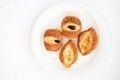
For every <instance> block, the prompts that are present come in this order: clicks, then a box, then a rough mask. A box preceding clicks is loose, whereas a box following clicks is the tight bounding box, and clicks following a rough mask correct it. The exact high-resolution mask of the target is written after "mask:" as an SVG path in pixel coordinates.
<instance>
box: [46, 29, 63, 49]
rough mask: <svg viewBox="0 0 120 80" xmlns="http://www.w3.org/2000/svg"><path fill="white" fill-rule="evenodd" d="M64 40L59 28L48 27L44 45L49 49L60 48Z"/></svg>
mask: <svg viewBox="0 0 120 80" xmlns="http://www.w3.org/2000/svg"><path fill="white" fill-rule="evenodd" d="M62 40H63V38H62V33H61V32H60V31H59V30H58V29H47V30H46V31H45V33H44V46H45V48H46V50H48V51H57V50H59V49H60V47H61V46H62Z"/></svg>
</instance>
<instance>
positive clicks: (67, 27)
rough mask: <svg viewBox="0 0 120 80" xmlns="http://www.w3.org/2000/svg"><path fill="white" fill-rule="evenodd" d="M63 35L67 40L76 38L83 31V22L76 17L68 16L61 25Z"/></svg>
mask: <svg viewBox="0 0 120 80" xmlns="http://www.w3.org/2000/svg"><path fill="white" fill-rule="evenodd" d="M61 28H62V33H63V35H64V36H65V37H67V38H76V37H78V35H79V34H80V31H81V29H82V26H81V21H80V20H79V18H78V17H76V16H66V17H65V18H64V19H63V21H62V23H61Z"/></svg>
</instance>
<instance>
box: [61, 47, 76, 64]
mask: <svg viewBox="0 0 120 80" xmlns="http://www.w3.org/2000/svg"><path fill="white" fill-rule="evenodd" d="M63 54H64V62H65V63H66V66H69V65H70V64H71V63H72V62H73V57H74V54H73V50H72V49H71V47H70V46H68V47H67V48H66V49H65V51H64V52H63Z"/></svg>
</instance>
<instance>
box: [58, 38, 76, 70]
mask: <svg viewBox="0 0 120 80" xmlns="http://www.w3.org/2000/svg"><path fill="white" fill-rule="evenodd" d="M77 58H78V50H77V47H76V46H75V43H74V42H73V41H72V40H69V41H68V42H67V43H66V44H65V45H64V46H63V47H62V49H61V51H60V54H59V59H60V61H61V62H62V64H63V65H64V66H65V67H66V68H69V67H70V66H71V65H72V64H74V63H75V62H76V61H77Z"/></svg>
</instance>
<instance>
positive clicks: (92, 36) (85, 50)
mask: <svg viewBox="0 0 120 80" xmlns="http://www.w3.org/2000/svg"><path fill="white" fill-rule="evenodd" d="M97 43H98V36H97V33H96V31H95V29H93V28H92V27H91V28H89V29H87V30H85V31H83V32H81V33H80V35H79V37H78V43H77V44H78V49H79V51H80V52H81V54H82V55H87V54H89V53H91V52H92V51H93V50H94V49H95V48H96V46H97Z"/></svg>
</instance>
